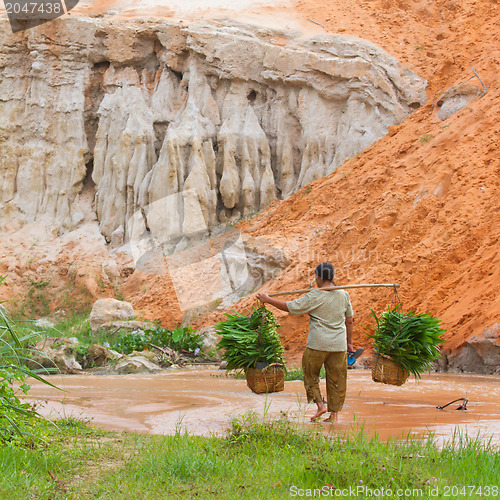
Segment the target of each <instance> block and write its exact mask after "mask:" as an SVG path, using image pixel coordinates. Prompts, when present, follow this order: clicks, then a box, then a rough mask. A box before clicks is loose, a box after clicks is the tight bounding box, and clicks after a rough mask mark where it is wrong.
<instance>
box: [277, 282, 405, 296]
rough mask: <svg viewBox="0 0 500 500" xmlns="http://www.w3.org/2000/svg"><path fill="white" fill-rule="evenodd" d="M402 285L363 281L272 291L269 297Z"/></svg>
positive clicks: (397, 286)
mask: <svg viewBox="0 0 500 500" xmlns="http://www.w3.org/2000/svg"><path fill="white" fill-rule="evenodd" d="M400 286H401V285H399V284H398V283H363V284H360V285H343V286H325V287H322V288H303V289H302V290H291V291H289V292H275V293H270V294H269V297H277V296H278V295H295V294H298V293H307V292H310V291H311V290H344V289H347V288H374V287H391V288H399V287H400Z"/></svg>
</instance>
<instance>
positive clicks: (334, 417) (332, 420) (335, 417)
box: [323, 411, 339, 424]
mask: <svg viewBox="0 0 500 500" xmlns="http://www.w3.org/2000/svg"><path fill="white" fill-rule="evenodd" d="M338 421H339V414H338V413H337V412H336V411H332V412H331V413H330V416H329V417H328V418H325V420H323V422H329V423H332V424H334V423H337V422H338Z"/></svg>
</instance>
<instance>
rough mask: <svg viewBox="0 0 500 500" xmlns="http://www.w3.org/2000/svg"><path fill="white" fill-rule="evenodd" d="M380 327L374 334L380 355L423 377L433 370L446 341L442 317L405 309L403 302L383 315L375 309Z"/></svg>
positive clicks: (377, 326)
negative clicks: (440, 325) (442, 345)
mask: <svg viewBox="0 0 500 500" xmlns="http://www.w3.org/2000/svg"><path fill="white" fill-rule="evenodd" d="M372 316H373V317H374V318H375V321H376V328H375V331H374V333H373V335H372V334H367V335H368V337H370V338H372V339H373V347H374V349H375V351H376V353H377V354H382V355H385V356H389V357H390V358H392V359H393V360H394V361H395V362H396V363H399V364H400V365H401V367H402V368H403V369H405V370H406V371H407V372H409V373H411V374H413V375H414V376H415V377H416V378H420V376H421V374H422V373H423V372H424V371H426V370H427V371H430V369H431V368H432V364H433V361H434V360H435V359H437V358H439V357H440V356H441V354H440V351H439V346H440V345H441V344H442V343H443V342H444V341H443V339H442V338H441V335H442V334H443V333H444V332H445V331H446V330H443V329H442V328H440V327H439V324H440V320H438V319H437V318H435V317H433V316H431V315H430V314H415V312H414V311H410V312H406V313H405V312H402V311H401V304H397V305H396V306H395V307H394V308H392V309H391V308H390V307H389V309H388V310H387V311H386V312H384V313H383V314H382V315H381V316H380V318H379V317H377V315H376V313H375V312H374V311H373V309H372Z"/></svg>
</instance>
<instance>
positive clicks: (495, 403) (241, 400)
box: [30, 367, 500, 445]
mask: <svg viewBox="0 0 500 500" xmlns="http://www.w3.org/2000/svg"><path fill="white" fill-rule="evenodd" d="M50 380H51V382H52V383H54V384H57V385H58V386H59V387H60V388H62V389H64V390H65V391H66V392H62V391H57V390H54V389H51V388H50V387H47V386H45V385H43V384H40V383H38V382H34V383H32V390H31V391H30V397H31V400H34V401H37V402H40V403H43V402H44V401H45V400H46V403H44V404H43V406H42V407H41V409H40V412H41V413H43V414H44V415H48V416H51V417H54V418H57V417H60V416H69V415H73V416H77V417H84V418H91V419H92V421H93V423H94V424H95V425H96V426H99V427H103V428H106V429H115V430H129V431H137V432H144V433H151V434H172V433H174V432H176V431H177V430H182V431H187V432H189V434H196V435H209V434H213V433H216V434H220V433H223V432H224V431H225V430H226V429H227V428H228V426H229V425H230V422H231V419H232V418H235V417H238V416H240V415H242V414H244V413H245V412H247V411H249V410H254V411H255V412H257V413H259V414H261V415H262V414H264V413H267V415H268V416H270V417H277V416H279V415H280V412H286V413H287V414H288V415H289V416H290V417H291V418H293V419H295V420H297V421H299V422H300V423H303V425H306V426H311V425H320V426H322V428H323V429H324V430H325V432H346V431H351V430H352V429H357V428H359V427H360V426H363V427H364V429H365V430H366V431H367V432H369V433H373V432H377V433H378V434H379V435H380V437H381V438H382V439H384V440H385V439H388V438H401V437H402V436H406V435H412V436H415V437H417V436H425V435H428V434H429V433H433V434H435V436H436V438H437V439H438V440H439V441H441V442H442V441H443V440H445V439H446V438H448V437H450V436H451V435H452V434H453V433H454V432H455V431H457V430H458V431H461V432H463V433H465V432H466V433H467V434H468V435H469V436H476V435H477V434H478V433H479V435H480V436H482V437H483V439H489V438H490V437H492V439H493V441H494V442H495V443H496V444H497V445H498V444H500V377H497V376H480V375H456V374H431V375H426V376H424V377H423V378H422V380H421V381H418V382H417V381H414V380H413V379H410V380H409V381H408V382H406V384H405V385H404V386H402V387H394V386H387V385H383V384H379V383H375V382H373V381H372V380H371V373H370V372H369V371H367V370H353V371H350V372H349V381H348V395H347V399H346V405H345V407H344V410H343V411H342V412H341V414H340V419H339V423H338V424H335V425H331V424H327V423H319V424H310V423H309V416H310V415H312V414H313V410H314V408H313V406H314V405H307V402H306V400H305V396H304V391H303V385H302V382H300V381H295V382H286V383H285V391H284V392H280V393H274V394H269V395H267V396H266V395H257V394H253V393H252V392H251V391H250V390H249V389H248V388H247V386H246V381H245V380H236V379H234V378H232V377H227V376H226V375H225V372H223V371H220V370H218V369H216V368H215V367H203V368H198V367H197V368H188V369H170V370H166V371H165V372H163V373H160V374H156V375H121V376H118V375H116V376H109V375H108V376H97V375H64V376H62V375H61V376H53V377H51V379H50ZM321 386H322V390H323V392H324V391H325V382H324V380H323V381H322V382H321ZM460 397H466V398H468V400H469V403H468V405H467V408H468V409H467V411H461V410H456V408H457V407H458V406H459V403H455V404H453V405H450V406H449V407H448V408H446V409H445V410H438V409H436V406H438V405H439V406H443V405H445V404H446V403H448V402H450V401H452V400H454V399H457V398H460Z"/></svg>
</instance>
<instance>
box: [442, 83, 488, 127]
mask: <svg viewBox="0 0 500 500" xmlns="http://www.w3.org/2000/svg"><path fill="white" fill-rule="evenodd" d="M482 93H483V91H482V90H481V89H480V88H479V87H476V86H475V85H460V86H458V87H452V88H451V89H449V90H447V91H446V92H444V93H443V94H442V95H441V97H440V98H439V99H438V101H437V105H438V106H439V108H440V109H439V111H438V114H437V116H438V118H439V119H440V120H442V121H444V120H447V119H448V118H449V117H450V116H452V115H454V114H455V113H457V112H458V111H460V110H461V109H462V108H465V106H467V104H469V103H471V102H472V101H473V100H474V99H475V98H476V97H479V96H480V95H482Z"/></svg>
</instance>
